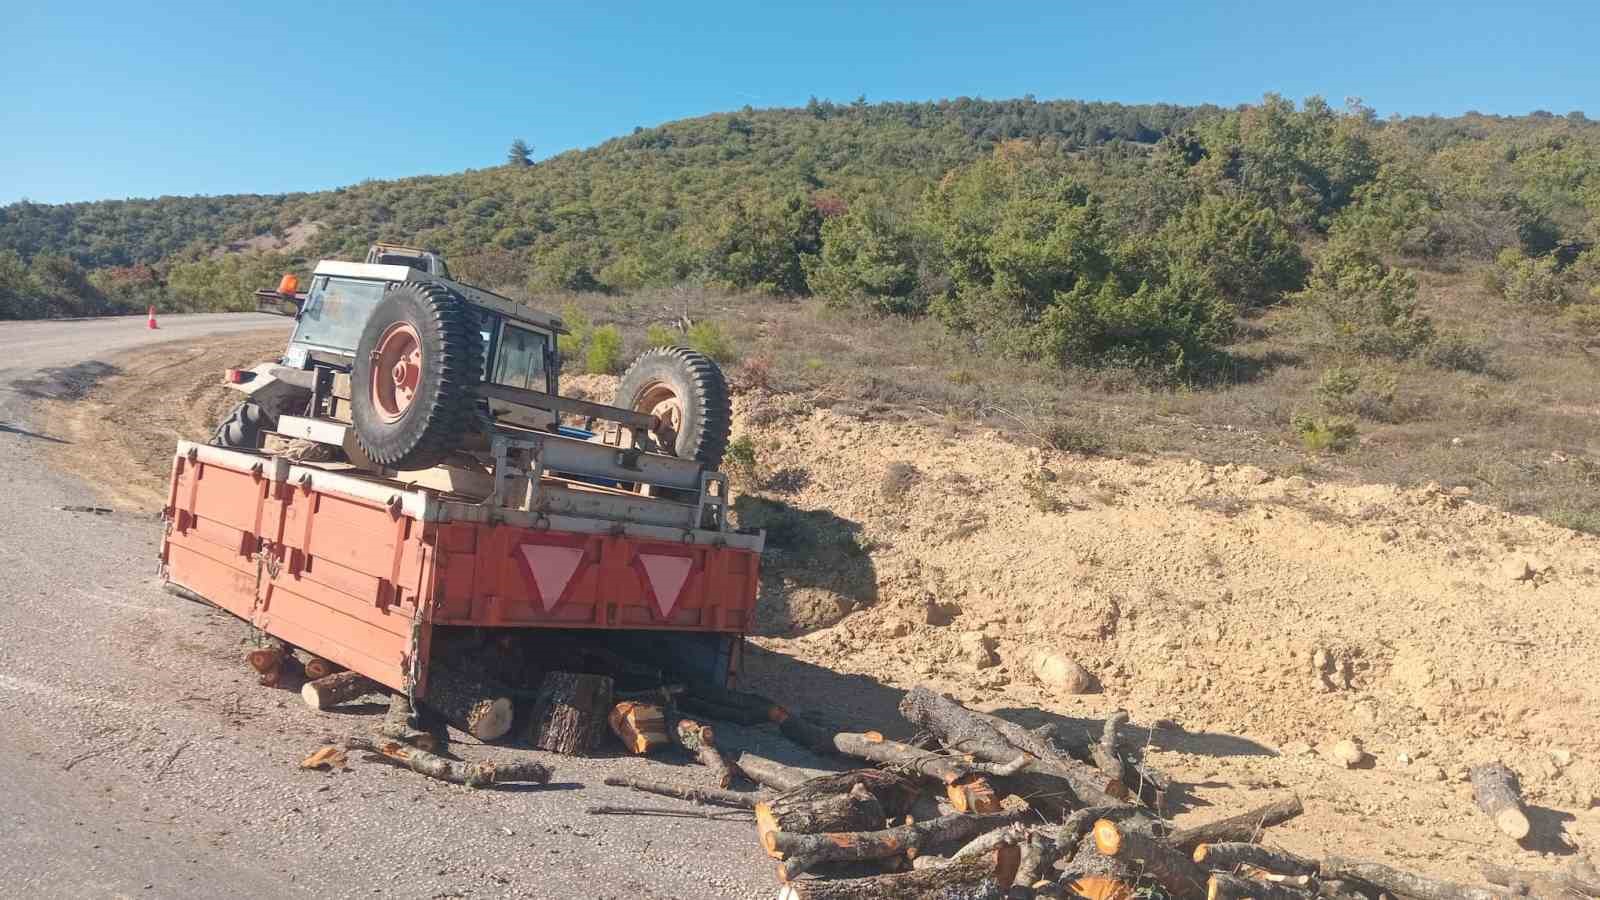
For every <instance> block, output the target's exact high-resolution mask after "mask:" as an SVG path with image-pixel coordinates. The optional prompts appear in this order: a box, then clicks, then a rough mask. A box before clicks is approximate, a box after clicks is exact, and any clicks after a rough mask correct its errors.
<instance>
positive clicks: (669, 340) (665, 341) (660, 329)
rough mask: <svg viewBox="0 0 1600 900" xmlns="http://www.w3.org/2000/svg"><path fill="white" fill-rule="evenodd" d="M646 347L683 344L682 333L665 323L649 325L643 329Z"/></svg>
mask: <svg viewBox="0 0 1600 900" xmlns="http://www.w3.org/2000/svg"><path fill="white" fill-rule="evenodd" d="M644 343H645V346H647V347H677V346H680V345H682V344H683V333H682V332H680V331H678V330H676V329H673V328H668V327H667V326H665V325H651V326H650V327H649V328H646V329H645V330H644Z"/></svg>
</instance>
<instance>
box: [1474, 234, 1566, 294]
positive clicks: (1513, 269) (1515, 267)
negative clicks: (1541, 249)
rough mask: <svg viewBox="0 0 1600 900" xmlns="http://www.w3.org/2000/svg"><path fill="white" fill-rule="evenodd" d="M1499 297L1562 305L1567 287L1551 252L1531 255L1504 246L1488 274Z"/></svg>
mask: <svg viewBox="0 0 1600 900" xmlns="http://www.w3.org/2000/svg"><path fill="white" fill-rule="evenodd" d="M1490 277H1491V278H1492V279H1493V280H1492V281H1491V284H1492V285H1497V286H1498V287H1499V293H1500V295H1501V296H1502V297H1505V298H1506V299H1507V300H1510V301H1511V302H1513V303H1521V304H1524V305H1527V306H1539V307H1556V306H1565V305H1566V303H1567V300H1568V298H1567V291H1566V287H1565V285H1564V284H1563V283H1562V281H1563V279H1562V277H1561V273H1560V272H1559V271H1558V270H1557V266H1556V259H1555V257H1553V256H1542V257H1538V258H1530V257H1527V256H1524V255H1523V254H1522V251H1520V250H1517V249H1516V248H1513V247H1507V248H1506V249H1504V250H1502V251H1500V255H1499V256H1498V257H1496V258H1495V267H1494V270H1493V271H1492V273H1491V276H1490Z"/></svg>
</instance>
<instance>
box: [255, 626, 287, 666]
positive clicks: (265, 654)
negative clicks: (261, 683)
mask: <svg viewBox="0 0 1600 900" xmlns="http://www.w3.org/2000/svg"><path fill="white" fill-rule="evenodd" d="M251 631H252V632H253V634H252V636H251V641H250V649H249V650H246V651H245V654H244V658H245V662H248V663H249V664H250V668H252V669H255V670H256V673H257V674H259V675H271V674H273V673H274V672H277V671H278V668H279V667H280V666H281V665H282V664H283V661H284V660H285V659H287V658H289V657H291V656H293V655H294V648H293V647H290V646H289V645H288V644H287V643H285V642H284V640H283V639H282V638H278V637H274V636H273V635H270V634H267V633H266V632H265V631H262V630H260V629H259V628H252V629H251Z"/></svg>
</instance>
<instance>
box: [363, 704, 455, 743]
mask: <svg viewBox="0 0 1600 900" xmlns="http://www.w3.org/2000/svg"><path fill="white" fill-rule="evenodd" d="M412 719H413V712H412V709H411V698H409V697H407V696H406V695H405V694H402V693H398V692H396V693H395V694H393V695H391V696H390V697H389V711H388V712H387V713H385V714H384V717H383V721H382V722H380V723H378V724H377V725H374V726H373V728H372V730H373V732H375V733H377V734H379V735H381V736H383V737H386V738H390V739H393V740H396V741H401V742H403V743H407V744H410V745H411V746H413V747H416V748H417V749H419V750H426V751H428V752H429V753H436V752H438V750H439V739H438V738H437V737H435V736H434V734H433V733H432V732H428V731H423V730H422V729H420V728H415V727H413V726H412V724H411V722H412Z"/></svg>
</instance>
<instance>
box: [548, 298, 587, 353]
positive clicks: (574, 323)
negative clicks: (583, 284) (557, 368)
mask: <svg viewBox="0 0 1600 900" xmlns="http://www.w3.org/2000/svg"><path fill="white" fill-rule="evenodd" d="M561 324H563V325H565V326H567V331H568V333H567V334H565V335H563V336H562V337H561V339H560V340H559V341H558V342H557V346H558V347H559V348H560V351H561V359H562V361H563V362H574V361H578V360H585V359H586V354H587V353H588V352H589V340H590V338H592V337H593V336H594V322H592V321H590V319H589V316H588V314H586V313H585V312H584V311H583V310H582V309H581V308H580V307H579V306H578V304H576V303H570V302H569V303H567V304H565V305H563V306H562V307H561ZM585 366H587V362H585Z"/></svg>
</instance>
